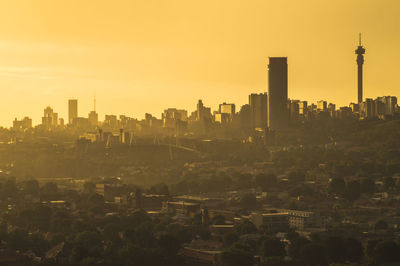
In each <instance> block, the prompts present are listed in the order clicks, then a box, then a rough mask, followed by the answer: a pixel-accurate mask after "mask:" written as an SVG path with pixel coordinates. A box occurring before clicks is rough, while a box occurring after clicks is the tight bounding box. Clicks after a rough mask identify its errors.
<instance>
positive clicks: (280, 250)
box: [260, 237, 286, 258]
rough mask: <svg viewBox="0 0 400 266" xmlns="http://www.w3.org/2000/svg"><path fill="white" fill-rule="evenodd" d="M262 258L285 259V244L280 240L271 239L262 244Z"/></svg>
mask: <svg viewBox="0 0 400 266" xmlns="http://www.w3.org/2000/svg"><path fill="white" fill-rule="evenodd" d="M260 251H261V254H262V256H264V257H266V258H268V257H284V256H285V255H286V251H285V244H284V243H283V242H281V241H280V240H279V239H278V238H273V237H269V238H267V239H265V240H264V241H263V242H262V245H261V250H260Z"/></svg>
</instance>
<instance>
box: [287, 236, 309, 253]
mask: <svg viewBox="0 0 400 266" xmlns="http://www.w3.org/2000/svg"><path fill="white" fill-rule="evenodd" d="M310 243H311V242H310V240H308V239H307V238H305V237H303V236H297V237H293V238H292V239H290V245H289V256H291V257H293V258H295V259H299V258H301V250H302V248H303V247H304V246H305V245H307V244H310Z"/></svg>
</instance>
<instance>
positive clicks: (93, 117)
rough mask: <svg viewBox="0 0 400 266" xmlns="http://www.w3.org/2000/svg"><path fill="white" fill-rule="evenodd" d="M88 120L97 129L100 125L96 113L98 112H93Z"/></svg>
mask: <svg viewBox="0 0 400 266" xmlns="http://www.w3.org/2000/svg"><path fill="white" fill-rule="evenodd" d="M88 118H89V124H90V126H92V127H97V125H98V124H99V115H98V114H97V113H96V111H91V112H90V113H89V115H88Z"/></svg>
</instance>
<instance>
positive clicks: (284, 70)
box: [268, 57, 289, 130]
mask: <svg viewBox="0 0 400 266" xmlns="http://www.w3.org/2000/svg"><path fill="white" fill-rule="evenodd" d="M287 100H288V65H287V58H286V57H270V58H269V64H268V127H270V128H271V129H272V130H280V129H284V128H286V127H287V126H288V120H289V116H288V113H287Z"/></svg>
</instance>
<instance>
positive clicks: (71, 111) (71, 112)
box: [68, 99, 78, 125]
mask: <svg viewBox="0 0 400 266" xmlns="http://www.w3.org/2000/svg"><path fill="white" fill-rule="evenodd" d="M77 117H78V100H77V99H71V100H68V123H69V124H70V125H72V121H73V120H74V119H75V118H77Z"/></svg>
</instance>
